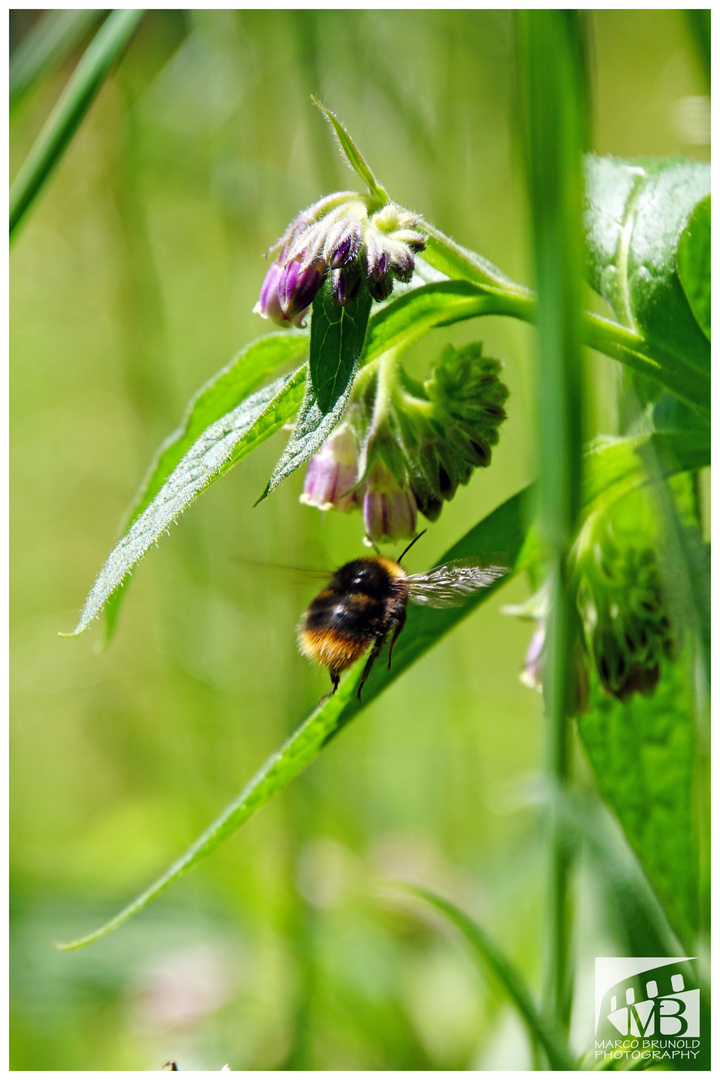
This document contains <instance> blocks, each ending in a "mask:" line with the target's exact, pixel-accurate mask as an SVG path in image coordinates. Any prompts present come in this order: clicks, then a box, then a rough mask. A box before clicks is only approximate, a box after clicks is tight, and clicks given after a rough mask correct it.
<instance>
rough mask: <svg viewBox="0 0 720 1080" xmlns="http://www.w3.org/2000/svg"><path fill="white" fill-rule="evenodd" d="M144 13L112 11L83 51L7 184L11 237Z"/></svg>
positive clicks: (122, 10) (122, 9) (129, 9)
mask: <svg viewBox="0 0 720 1080" xmlns="http://www.w3.org/2000/svg"><path fill="white" fill-rule="evenodd" d="M142 15H143V11H142V9H136V8H121V9H118V10H116V11H113V12H112V14H111V15H110V16H108V18H107V20H106V21H105V22H104V23H103V25H102V26H101V27H100V30H99V31H98V33H97V35H96V36H95V38H94V40H93V41H92V42H91V44H90V45H89V46H88V48H87V49H86V51H85V53H84V54H83V57H82V59H81V60H80V62H79V64H78V66H77V68H76V69H75V71H74V72H73V75H72V77H71V78H70V80H69V82H68V84H67V86H66V87H65V90H64V91H63V93H62V94H61V96H60V98H59V100H58V102H57V105H56V106H55V108H54V109H53V111H52V112H51V114H50V116H49V117H48V119H47V121H46V123H45V125H44V126H43V129H42V131H41V132H40V134H39V135H38V137H37V139H36V140H35V142H34V144H33V146H32V148H31V150H30V153H29V154H28V156H27V158H26V159H25V161H24V162H23V164H22V166H21V167H20V170H19V172H18V174H17V176H16V178H15V180H14V182H13V185H12V187H11V189H10V236H11V237H12V236H13V234H14V232H15V230H16V229H17V227H18V225H19V224H20V222H21V221H22V219H23V217H24V216H25V214H26V213H27V211H28V210H29V208H30V207H31V206H32V204H33V202H34V200H35V199H36V197H37V195H38V194H39V192H40V191H41V190H42V188H43V186H44V184H45V181H46V180H47V178H48V176H49V175H50V173H51V172H52V170H53V168H54V167H55V165H57V163H58V161H59V160H60V158H61V157H62V155H63V153H64V152H65V150H66V149H67V147H68V145H69V143H70V141H71V139H72V137H73V135H74V134H75V132H76V131H77V129H78V127H79V126H80V123H81V122H82V119H83V117H84V116H85V114H86V113H87V111H88V109H89V108H90V106H91V104H92V103H93V101H94V100H95V97H96V95H97V93H98V91H99V89H100V87H101V86H102V84H103V82H104V81H105V78H106V76H107V74H108V72H109V71H110V68H111V67H112V65H113V64H114V63H115V61H116V60H117V59H118V57H119V56H120V55H121V54H122V52H123V50H124V49H125V47H126V45H127V44H128V42H129V41H130V38H131V36H132V34H133V32H134V30H135V28H136V27H137V24H138V22H139V21H140V19H141V18H142Z"/></svg>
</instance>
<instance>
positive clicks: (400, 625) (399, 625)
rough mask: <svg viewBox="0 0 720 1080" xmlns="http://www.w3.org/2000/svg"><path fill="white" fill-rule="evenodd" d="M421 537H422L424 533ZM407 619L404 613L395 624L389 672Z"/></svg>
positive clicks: (389, 657) (391, 640)
mask: <svg viewBox="0 0 720 1080" xmlns="http://www.w3.org/2000/svg"><path fill="white" fill-rule="evenodd" d="M420 535H422V533H421V534H420ZM405 619H406V615H405V612H404V611H403V613H402V615H401V616H400V617H399V618H398V619H397V622H396V623H395V629H394V630H393V634H392V637H391V638H390V649H389V651H388V671H389V670H390V665H391V664H392V654H393V649H394V648H395V642H396V641H397V639H398V638H399V636H400V634H401V633H402V629H403V627H404V626H405Z"/></svg>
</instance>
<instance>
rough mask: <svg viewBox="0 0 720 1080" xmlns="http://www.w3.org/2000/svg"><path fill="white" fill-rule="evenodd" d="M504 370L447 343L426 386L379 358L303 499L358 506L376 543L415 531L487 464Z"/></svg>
mask: <svg viewBox="0 0 720 1080" xmlns="http://www.w3.org/2000/svg"><path fill="white" fill-rule="evenodd" d="M500 371H501V365H500V363H499V362H498V361H497V360H492V359H490V358H488V357H484V356H483V354H482V346H481V345H479V344H473V345H469V346H467V347H465V348H464V349H460V350H456V349H454V348H452V346H449V347H448V348H447V349H445V351H444V352H443V354H442V355H441V357H440V360H439V362H438V364H437V365H436V367H435V369H434V370H433V373H432V375H431V377H430V379H428V380H427V381H426V382H425V383H424V384H420V383H417V382H415V381H414V380H412V379H410V378H409V376H408V375H407V374H406V373H405V372H404V371H403V369H402V368H401V367H400V365H399V364H398V363H397V361H396V360H395V359H394V358H393V357H391V356H389V355H388V356H385V357H383V358H381V359H380V361H379V362H377V363H376V364H375V365H373V367H372V368H371V369H368V370H366V372H364V373H362V374H361V376H360V378H359V379H358V385H357V388H356V393H355V398H354V403H353V404H352V405H351V407H350V408H349V409H348V412H347V414H346V418H345V420H344V421H343V423H342V424H341V425H340V427H338V428H337V429H336V430H335V432H334V433H333V435H332V436H331V437H330V438H329V439H328V440H327V441H326V442H325V443H324V445H323V446H322V448H321V449H320V451H319V452H318V453H317V454H316V455H315V456H314V457H313V458H311V460H310V462H309V465H308V470H307V473H306V477H305V487H304V491H303V494H302V496H301V499H302V501H303V502H304V503H306V504H307V505H309V506H317V507H319V508H320V509H323V510H327V509H336V510H352V509H353V508H354V507H361V508H362V511H363V518H364V522H365V530H366V533H367V537H368V539H369V540H370V541H371V542H372V543H376V544H377V543H385V542H393V541H396V540H403V539H407V538H410V537H412V536H414V535H415V531H416V529H417V514H418V511H420V512H421V513H422V514H424V515H425V517H427V518H428V519H429V520H431V521H435V520H436V519H437V517H438V516H439V514H440V511H441V509H442V505H443V502H445V501H447V500H448V499H451V498H452V497H453V495H454V494H455V492H456V491H457V487H458V484H466V483H467V482H468V481H469V479H470V476H471V474H472V471H473V469H475V468H477V467H478V466H481V467H486V466H488V465H489V464H490V460H491V457H492V449H491V448H492V447H493V446H495V444H496V443H497V441H498V428H499V426H500V424H501V423H502V422H503V420H504V419H505V416H506V413H505V409H504V408H503V404H504V402H505V400H506V399H507V396H508V390H507V387H506V386H505V384H504V383H503V382H501V380H500V377H499V376H500ZM363 376H364V377H363Z"/></svg>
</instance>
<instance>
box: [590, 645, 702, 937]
mask: <svg viewBox="0 0 720 1080" xmlns="http://www.w3.org/2000/svg"><path fill="white" fill-rule="evenodd" d="M687 661H688V657H687V656H684V657H682V658H681V660H680V661H678V662H676V663H670V662H666V663H664V664H663V672H662V677H661V679H660V682H659V684H658V686H657V689H656V691H655V693H654V694H653V696H652V697H650V698H646V697H643V696H642V695H640V694H635V695H634V696H633V697H632V698H631V699H630V700H629V701H625V702H620V701H618V700H617V699H616V698H614V697H612V696H610V695H609V694H606V693H605V692H604V691H602V690H601V689H600V688H599V686H597V685H595V686H594V687H593V691H592V696H591V703H590V708H589V710H588V712H587V713H586V714H585V715H584V716H581V717H580V718H579V720H578V727H579V731H580V737H581V739H582V741H583V744H584V746H585V749H586V751H587V755H588V757H589V759H590V762H591V764H592V767H593V770H594V772H595V775H596V778H597V783H598V788H599V789H600V792H601V794H602V796H603V798H604V799H605V801H606V802H607V803H608V805H609V806H610V807H611V809H612V810H613V811H614V812H615V814H616V815H617V818H618V820H619V822H620V824H621V825H622V827H623V830H624V832H625V835H626V836H627V839H628V841H629V843H630V846H631V848H632V849H633V851H634V852H635V854H636V856H637V858H638V860H639V862H640V865H641V866H642V867H643V870H644V871H645V873H646V875H647V878H648V880H649V882H650V883H651V885H652V886H653V888H654V890H655V892H656V894H657V896H658V898H659V900H660V902H661V904H662V906H663V909H664V911H665V913H666V916H667V918H668V921H669V923H670V925H671V926H672V927H673V929H674V930H675V932H676V934H677V935H678V938H679V940H680V941H681V942H682V943H683V947H684V948H691V944H690V943H691V942H692V940H693V934H694V931H695V930H696V928H697V836H696V827H695V820H694V811H693V788H692V783H693V766H694V756H695V726H694V699H693V684H692V670H691V665H690V664H689V663H688V662H687Z"/></svg>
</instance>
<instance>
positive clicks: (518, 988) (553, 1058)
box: [397, 884, 576, 1071]
mask: <svg viewBox="0 0 720 1080" xmlns="http://www.w3.org/2000/svg"><path fill="white" fill-rule="evenodd" d="M397 888H400V889H402V891H403V892H407V893H409V895H410V896H417V897H419V899H420V900H424V901H425V902H426V903H428V904H430V905H431V906H432V907H433V908H434V909H435V910H436V911H439V912H440V914H441V915H444V916H445V918H446V919H448V920H449V921H450V922H451V923H452V925H453V926H454V927H455V929H456V930H459V931H460V933H461V934H462V935H463V937H464V938H465V940H466V941H467V942H468V944H469V945H470V947H471V949H472V950H473V952H474V953H475V955H476V957H477V958H478V959H479V960H480V963H481V964H482V966H483V967H485V968H486V969H488V970H489V971H491V972H492V974H493V975H494V976H495V978H496V979H497V980H498V981H499V982H500V984H501V985H502V986H503V987H504V989H505V991H506V993H507V995H508V997H509V998H510V1000H511V1001H512V1003H513V1004H514V1006H515V1008H516V1009H517V1012H518V1015H519V1016H520V1018H521V1019H522V1021H523V1023H524V1024H525V1027H526V1028H527V1030H528V1034H529V1035H530V1037H531V1039H537V1041H538V1042H539V1043H540V1044H541V1045H542V1047H543V1049H544V1050H545V1053H546V1054H547V1057H548V1061H549V1062H550V1067H551V1069H555V1070H561V1069H562V1070H567V1071H570V1070H574V1069H575V1068H576V1065H575V1062H574V1060H573V1057H572V1054H571V1053H570V1050H569V1048H568V1046H567V1045H566V1043H565V1041H564V1039H563V1037H562V1035H561V1034H560V1032H559V1031H558V1030H557V1029H556V1028H555V1027H554V1026H553V1023H552V1021H551V1020H550V1019H549V1018H548V1017H545V1016H543V1015H542V1014H541V1013H540V1012H539V1011H538V1009H537V1007H536V1006H535V1003H534V1002H533V1000H532V997H531V995H530V991H529V990H528V988H527V986H526V985H525V981H524V980H523V978H522V977H521V976H520V974H519V973H518V971H516V969H515V967H514V966H513V964H511V963H510V961H509V960H508V958H507V957H506V956H505V954H504V953H503V951H502V949H500V947H499V946H498V945H496V944H495V942H494V941H493V939H492V938H491V937H490V935H489V934H487V933H486V932H485V931H484V930H483V929H482V927H481V926H478V924H477V923H476V922H475V921H474V920H473V919H471V918H470V916H469V915H466V914H465V912H464V911H461V910H460V908H458V907H456V906H455V904H452V903H450V901H449V900H445V899H443V897H441V896H438V895H437V893H434V892H431V891H430V890H429V889H425V888H422V887H421V886H419V885H404V884H403V885H399V886H397Z"/></svg>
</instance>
